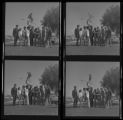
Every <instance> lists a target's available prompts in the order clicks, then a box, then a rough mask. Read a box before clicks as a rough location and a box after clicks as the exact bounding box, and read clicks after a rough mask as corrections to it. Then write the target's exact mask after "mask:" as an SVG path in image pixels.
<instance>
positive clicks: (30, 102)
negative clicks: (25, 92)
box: [29, 95, 32, 105]
mask: <svg viewBox="0 0 123 120" xmlns="http://www.w3.org/2000/svg"><path fill="white" fill-rule="evenodd" d="M29 104H30V105H32V96H31V95H29Z"/></svg>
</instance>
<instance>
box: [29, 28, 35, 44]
mask: <svg viewBox="0 0 123 120" xmlns="http://www.w3.org/2000/svg"><path fill="white" fill-rule="evenodd" d="M29 37H30V46H33V39H34V27H33V26H32V27H31V29H30V36H29Z"/></svg>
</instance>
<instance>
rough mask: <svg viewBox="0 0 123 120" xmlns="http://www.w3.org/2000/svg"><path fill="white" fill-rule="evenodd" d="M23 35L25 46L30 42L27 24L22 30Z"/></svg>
mask: <svg viewBox="0 0 123 120" xmlns="http://www.w3.org/2000/svg"><path fill="white" fill-rule="evenodd" d="M22 37H23V40H24V46H25V45H27V43H28V38H27V30H26V27H25V26H24V28H23V31H22Z"/></svg>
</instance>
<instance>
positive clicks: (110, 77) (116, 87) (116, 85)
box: [101, 67, 120, 95]
mask: <svg viewBox="0 0 123 120" xmlns="http://www.w3.org/2000/svg"><path fill="white" fill-rule="evenodd" d="M101 86H102V87H104V88H109V89H111V91H112V92H113V93H115V94H116V95H119V94H120V68H119V67H116V68H111V69H110V70H108V71H106V73H105V75H104V77H103V80H102V81H101Z"/></svg>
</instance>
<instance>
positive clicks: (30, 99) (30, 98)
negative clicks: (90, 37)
mask: <svg viewBox="0 0 123 120" xmlns="http://www.w3.org/2000/svg"><path fill="white" fill-rule="evenodd" d="M29 104H30V105H32V85H30V87H29Z"/></svg>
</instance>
